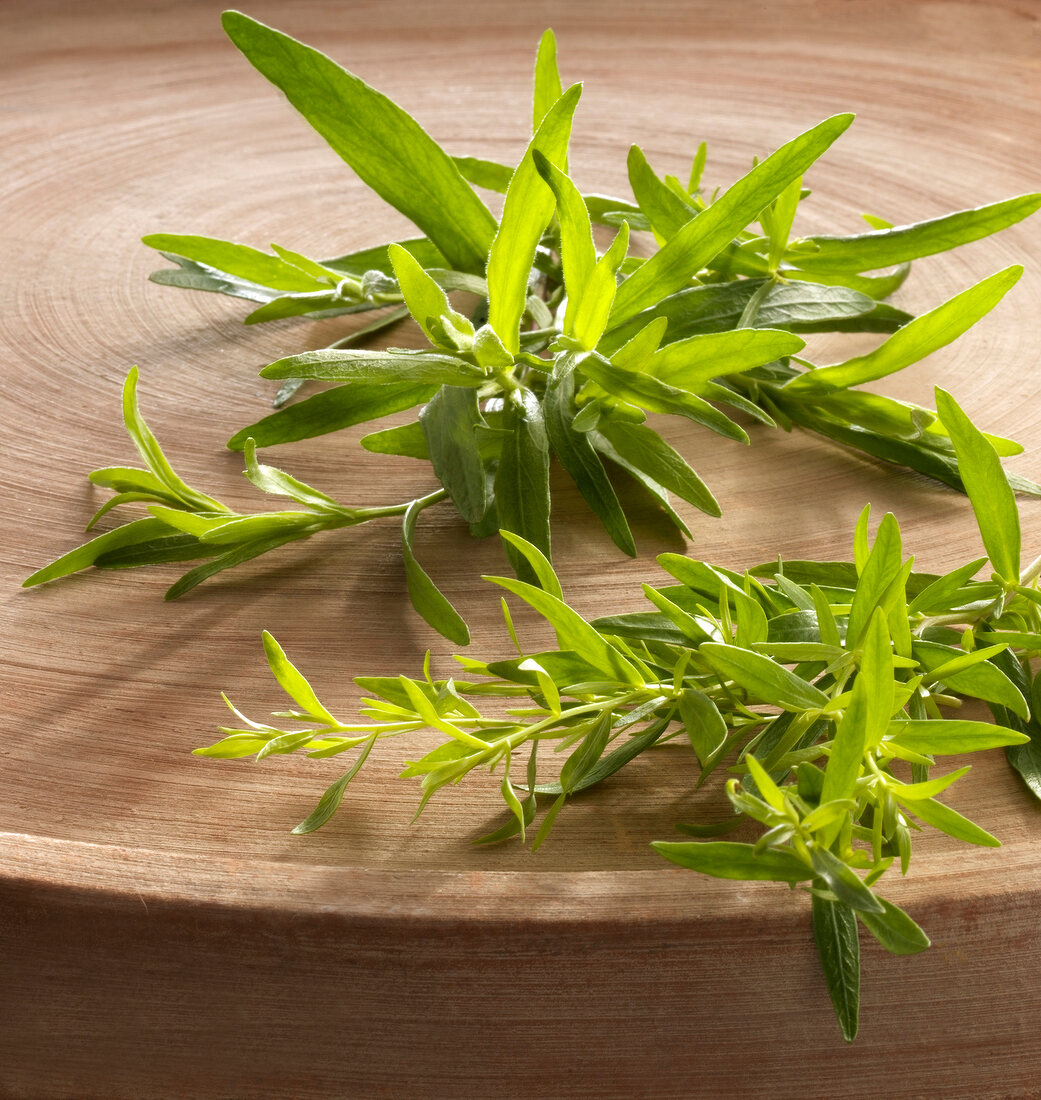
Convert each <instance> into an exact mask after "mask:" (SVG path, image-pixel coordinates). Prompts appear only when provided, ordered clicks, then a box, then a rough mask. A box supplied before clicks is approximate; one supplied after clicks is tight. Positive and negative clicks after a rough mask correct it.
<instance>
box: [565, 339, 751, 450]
mask: <svg viewBox="0 0 1041 1100" xmlns="http://www.w3.org/2000/svg"><path fill="white" fill-rule="evenodd" d="M576 361H577V365H578V368H579V370H581V371H582V373H583V374H585V375H586V376H587V377H589V378H591V379H592V380H593V381H594V382H596V384H597V385H598V386H601V387H602V388H603V389H605V390H607V391H608V393H611V394H613V395H614V396H615V397H618V398H620V399H621V400H623V401H629V402H631V403H632V404H634V405H637V406H639V407H642V408H645V409H647V410H648V411H650V412H659V413H672V414H674V415H676V416H685V417H686V418H687V419H688V420H693V421H694V422H695V423H696V424H701V425H702V426H703V427H706V428H709V429H710V430H712V431H714V432H717V433H718V434H719V435H722V436H725V437H726V438H727V439H734V440H737V442H739V443H747V442H748V434H747V432H745V430H744V429H743V428H741V427H739V426H738V425H737V424H735V423H734V421H733V420H731V419H730V417H728V416H726V415H725V414H724V413H721V412H720V411H719V410H718V409H716V408H714V407H713V406H712V405H710V404H709V403H708V402H707V401H705V400H704V398H701V397H698V396H697V395H696V394H693V393H688V392H687V391H686V390H681V389H679V388H678V387H676V386H670V385H668V384H667V383H665V382H659V381H658V379H657V378H655V377H654V376H653V375H650V374H644V373H643V372H642V371H632V370H624V369H623V368H621V367H617V366H615V365H614V363H612V362H610V360H608V359H604V358H603V357H602V356H600V355H598V354H597V353H596V352H584V353H582V354H581V355H579V356H578V357H577V360H576Z"/></svg>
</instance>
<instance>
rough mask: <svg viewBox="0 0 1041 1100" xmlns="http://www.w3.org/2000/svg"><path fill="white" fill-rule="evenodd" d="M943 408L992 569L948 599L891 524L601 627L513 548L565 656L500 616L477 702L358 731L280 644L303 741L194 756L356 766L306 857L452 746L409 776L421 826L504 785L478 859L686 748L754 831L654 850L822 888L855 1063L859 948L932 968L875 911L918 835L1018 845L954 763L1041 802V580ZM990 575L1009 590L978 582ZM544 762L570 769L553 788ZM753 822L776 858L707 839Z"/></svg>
mask: <svg viewBox="0 0 1041 1100" xmlns="http://www.w3.org/2000/svg"><path fill="white" fill-rule="evenodd" d="M936 396H937V405H938V408H939V410H940V414H941V415H942V417H943V419H944V423H945V424H946V425H947V428H948V430H949V431H950V435H951V438H952V440H953V445H954V448H955V451H956V457H957V459H958V462H959V465H960V468H961V471H962V476H963V478H964V482H965V485H966V488H967V490H968V493H969V496H970V500H971V502H972V505H973V509H974V512H975V515H976V519H977V522H978V525H979V530H980V534H981V537H982V541H983V546H984V549H985V551H986V557H981V558H978V559H976V560H974V561H971V562H968V563H966V564H965V565H963V566H961V567H959V568H957V569H954V570H952V571H951V572H949V573H946V574H944V575H942V576H937V575H934V574H928V573H921V572H916V571H915V570H914V569H913V558H905V557H904V554H903V548H902V543H901V536H900V529H899V526H898V524H897V521H896V519H895V517H894V516H893V515H891V514H887V515H886V516H885V517H884V518H883V519H882V521H881V522H880V523H879V525H878V527H877V530H876V531H875V533H874V538H873V540H872V539H871V538H870V535H869V514H870V508H869V507H868V508H865V509H864V511H863V513H862V514H861V517H860V520H859V522H858V524H857V528H856V532H855V535H854V553H853V560H852V561H849V562H812V561H789V562H783V561H780V560H779V561H777V562H770V563H766V564H764V565H761V566H758V567H755V568H753V569H751V570H748V571H747V572H744V573H736V572H734V571H732V570H730V569H727V568H724V567H722V566H718V565H716V566H714V565H710V564H709V563H707V562H703V561H697V560H694V559H691V558H688V557H684V556H681V555H678V554H664V555H662V556H661V557H660V558H659V559H658V560H659V562H660V564H661V565H662V566H663V568H664V569H665V570H666V571H667V572H668V573H669V574H671V576H672V578H673V579H674V581H675V582H676V583H673V584H670V585H665V586H660V587H652V586H650V585H645V586H644V592H645V594H646V596H647V598H648V599H649V600H650V601H651V603H652V604H653V605H654V610H653V611H646V612H635V613H633V612H630V613H624V614H620V615H615V616H608V617H605V618H602V619H598V620H595V621H594V622H587V621H586V620H585V619H583V618H582V617H581V616H580V615H579V614H578V612H576V611H575V610H574V609H573V608H571V607H570V606H569V605H568V604H567V603H566V602H565V601H564V598H563V593H562V591H561V587H560V583H559V581H558V579H557V577H556V575H555V573H554V571H553V569H552V567H551V565H550V563H549V560H548V559H547V558H546V557H545V555H544V554H542V552H541V551H540V550H539V549H538V548H537V547H535V546H534V545H532V544H531V543H529V542H527V541H526V540H524V539H523V538H521V537H520V536H518V535H516V534H513V533H510V532H503V537H504V538H505V539H506V540H507V541H508V542H509V544H510V545H511V546H512V547H513V548H514V550H515V551H516V552H517V553H519V554H521V555H523V556H524V558H525V560H526V561H527V563H528V565H529V568H530V573H531V575H532V577H533V581H534V583H528V582H526V581H522V580H516V579H513V578H506V577H490V578H487V579H488V580H490V581H492V582H493V583H495V584H497V585H499V586H500V587H502V588H504V589H505V590H506V591H507V592H508V593H510V594H512V595H513V596H516V597H518V598H520V599H521V600H523V601H524V602H526V603H527V604H529V605H530V606H531V607H533V608H534V609H535V610H536V611H537V612H538V613H539V614H540V615H541V616H542V617H543V618H545V619H546V620H547V621H548V623H549V624H550V625H551V626H552V628H553V630H554V632H555V634H556V641H557V648H555V649H549V650H544V651H539V652H534V653H526V652H525V650H524V649H523V648H522V647H521V645H520V642H519V641H518V639H517V635H516V632H515V630H514V627H513V624H512V620H511V617H510V614H509V610H508V608H507V605H506V602H505V600H504V601H503V611H504V615H505V618H506V625H507V628H508V630H509V632H510V635H511V637H512V638H513V641H514V643H515V645H516V647H517V650H518V656H517V657H516V658H514V659H512V660H502V661H495V662H490V663H486V662H482V661H480V660H476V659H473V658H470V657H459V658H457V660H458V661H459V662H460V663H461V665H462V669H463V675H464V676H465V677H466V678H465V680H464V679H454V678H448V679H435V678H433V676H432V675H431V670H430V667H429V658H428V661H427V664H426V666H425V667H424V674H423V677H422V678H420V679H411V678H409V677H407V676H396V677H391V676H371V677H359V678H357V680H356V681H355V682H356V684H357V685H358V686H359V687H360V688H361V689H362V690H363V691H364V692H366V694H367V697H366V698H365V699H364V700H363V701H362V706H361V713H360V716H359V718H358V719H357V720H356V721H352V722H342V721H340V720H339V719H338V718H336V717H335V716H334V715H333V714H332V712H331V711H329V710H328V709H327V708H326V707H325V705H324V704H323V703H321V702H320V701H319V699H318V696H317V694H316V693H315V691H314V690H313V688H312V687H311V686H310V684H309V683H308V682H307V680H306V679H305V678H304V677H303V675H302V674H301V673H300V672H299V670H298V669H297V668H296V667H295V666H294V665H292V664H291V663H290V662H289V660H288V658H287V657H286V655H285V653H283V651H282V650H281V648H280V647H279V646H278V644H277V642H276V641H275V640H274V638H273V637H271V635H268V634H266V635H265V638H264V647H265V651H266V654H267V658H268V662H269V665H270V667H271V670H272V672H273V673H274V675H275V677H276V679H277V680H278V682H279V683H280V684H281V686H282V687H283V688H284V689H285V691H286V692H287V693H288V694H289V696H290V697H291V698H292V700H293V702H294V709H293V710H291V711H288V712H280V713H279V714H278V715H276V717H277V718H279V719H283V720H284V719H287V718H288V719H291V720H292V723H291V725H289V726H287V724H286V723H285V722H284V721H279V722H278V724H276V725H272V724H269V723H259V722H254V721H252V720H250V719H248V718H246V716H245V715H244V714H242V713H241V712H240V711H239V710H237V709H236V708H234V707H232V710H233V711H234V713H235V715H236V717H237V718H238V719H239V721H240V723H241V724H240V725H239V726H237V727H228V728H225V729H223V730H222V732H223V734H224V736H223V738H222V739H221V740H220V741H218V742H217V743H216V744H214V745H211V746H210V747H208V748H202V749H198V750H196V751H197V752H198V753H199V754H201V755H206V756H215V757H241V756H250V755H255V756H256V758H257V759H258V760H259V759H263V758H264V757H266V756H271V755H276V754H284V753H291V752H295V751H298V750H302V751H305V752H306V753H307V754H308V755H309V756H312V757H317V758H324V757H329V756H338V755H341V754H344V753H353V754H354V759H353V763H352V764H351V766H350V767H349V769H348V770H347V771H346V772H345V773H344V774H343V775H341V776H340V778H339V779H337V780H336V782H334V783H333V784H332V785H331V786H330V787H329V789H328V790H327V791H326V793H325V794H324V796H323V797H322V799H321V801H320V802H319V804H318V806H317V807H316V809H315V811H314V812H313V813H312V814H311V815H310V816H309V817H308V818H307V820H305V821H304V822H302V823H301V824H300V825H298V826H297V827H296V829H295V830H294V832H297V833H306V832H310V831H312V830H313V829H316V828H318V827H319V826H321V825H322V824H324V823H325V822H326V821H327V820H328V819H329V817H330V816H331V815H332V814H333V813H334V812H335V810H336V809H337V807H338V806H339V804H340V802H341V800H342V798H343V796H344V793H345V791H346V789H347V786H348V784H349V783H350V781H351V780H352V779H353V777H354V776H355V775H356V774H357V773H358V771H359V769H360V768H361V766H362V765H363V764H364V762H365V760H366V759H367V757H368V756H369V753H370V752H371V751H372V750H373V749H374V747H375V746H376V744H377V742H381V741H385V740H389V739H392V738H395V737H399V736H400V735H402V734H415V733H416V732H417V731H420V730H427V731H431V732H433V733H434V734H436V735H437V736H438V737H439V743H437V744H436V745H435V746H434V747H433V748H432V749H431V750H430V751H429V752H427V753H426V754H425V755H422V756H420V757H419V758H418V759H411V760H408V761H407V762H406V764H405V769H404V771H403V773H402V775H403V776H406V777H411V778H416V779H418V780H419V786H420V796H421V801H420V810H422V808H423V806H425V805H426V803H427V801H428V800H429V799H430V798H431V797H432V795H434V794H435V793H436V792H437V791H438V790H440V789H441V788H442V787H445V786H449V785H455V784H457V783H458V782H459V781H460V780H461V779H463V778H464V777H465V776H467V775H468V774H469V773H470V772H472V771H474V770H475V769H485V768H487V769H489V770H490V771H492V772H494V773H497V774H498V775H499V776H500V780H499V782H500V789H501V793H502V798H503V801H504V803H505V808H506V811H507V819H506V821H505V823H504V824H502V825H500V826H499V827H497V828H496V829H495V830H494V831H492V832H490V833H488V834H487V835H485V836H484V837H482V838H481V840H480V841H478V843H484V844H488V843H494V842H499V841H504V840H508V839H510V838H512V837H519V838H520V839H521V840H522V841H523V840H525V839H527V838H528V837H529V836H530V837H531V838H532V847H533V848H537V847H538V846H539V845H541V844H542V843H543V842H544V841H545V840H546V837H547V835H548V834H549V832H550V829H551V828H552V825H553V822H554V820H555V819H556V817H557V815H558V813H559V812H560V811H561V809H562V808H563V806H564V805H565V804H566V803H567V801H568V800H569V799H570V798H572V797H574V796H576V795H578V794H580V793H581V792H582V791H584V790H587V789H588V788H590V787H593V786H595V785H597V784H599V783H601V782H603V781H604V780H606V779H608V778H609V777H610V776H611V775H613V774H614V773H615V772H617V771H618V770H619V769H621V768H623V767H624V766H625V765H626V764H628V763H629V762H630V761H632V760H633V759H635V758H636V757H637V756H638V755H639V754H640V753H643V752H646V751H650V750H652V749H653V748H654V747H655V746H659V745H661V744H663V743H665V742H667V741H671V740H675V739H680V740H683V741H685V742H687V743H689V745H690V748H691V750H692V751H693V753H694V755H695V757H696V759H697V762H698V764H699V766H700V776H699V779H698V781H697V786H698V787H700V786H701V785H702V784H703V783H704V782H705V781H706V779H708V778H709V777H710V776H711V775H712V774H713V773H714V772H716V771H717V770H718V769H720V768H725V769H726V770H727V771H728V773H729V774H730V776H731V778H729V779H728V780H727V782H726V794H727V797H728V798H729V800H730V803H731V805H732V807H733V811H734V814H733V816H732V817H731V818H729V819H727V820H724V821H719V822H714V823H709V824H697V825H685V824H680V825H679V826H678V828H679V829H680V831H681V832H684V833H687V834H689V835H692V836H694V837H697V838H701V839H693V840H681V841H654V842H653V847H654V848H655V849H656V850H657V851H658V853H659V854H660V855H662V856H664V857H665V858H666V859H668V860H671V861H672V862H674V863H677V864H679V865H680V866H683V867H687V868H691V869H693V870H696V871H700V872H701V873H703V874H708V875H712V876H716V877H719V878H725V879H744V880H771V881H778V882H783V883H787V884H788V885H789V886H791V887H793V888H794V887H797V886H798V887H803V888H805V889H806V891H807V892H808V894H809V896H810V903H811V910H812V930H813V938H814V941H815V943H816V946H817V949H818V952H819V956H820V960H821V964H822V967H823V971H824V976H825V979H826V983H827V986H828V989H829V992H830V994H831V999H832V1002H833V1004H834V1008H835V1012H836V1015H837V1018H838V1021H839V1024H840V1026H841V1028H842V1032H843V1034H844V1035H845V1037H846V1038H847V1039H849V1040H852V1039H853V1038H854V1036H855V1035H856V1032H857V1025H858V1013H859V1008H858V1005H859V983H860V963H859V941H858V924H862V925H864V927H866V928H867V930H868V931H869V932H870V933H871V934H872V935H874V936H875V937H876V938H877V939H878V940H879V941H880V942H881V943H882V945H883V946H884V947H885V948H886V949H887V950H889V951H891V952H894V953H896V954H912V953H915V952H918V951H922V950H924V949H925V948H926V947H928V946H929V940H928V938H927V936H926V934H925V933H924V932H923V931H922V929H921V928H919V926H918V925H917V924H916V923H915V921H914V920H913V919H912V917H911V916H910V915H908V914H907V913H905V912H904V911H903V910H902V909H900V908H899V907H898V906H897V905H896V904H895V903H894V902H893V901H891V900H889V899H887V898H884V897H882V896H880V894H879V893H878V891H877V885H878V884H879V882H880V881H881V880H882V878H883V876H884V875H885V874H886V872H887V871H888V870H889V869H890V867H891V866H892V865H893V864H894V863H895V864H896V865H897V866H899V868H900V870H901V872H902V873H904V874H906V873H907V871H908V868H909V865H910V859H911V847H912V837H913V835H914V834H915V833H916V832H918V831H919V830H920V829H922V828H923V827H924V826H932V827H933V828H936V829H939V830H940V831H942V832H944V833H947V834H948V835H950V836H952V837H955V838H957V839H959V840H963V841H965V842H967V843H970V844H977V845H983V846H997V845H998V844H999V841H998V840H997V839H996V838H995V837H994V836H992V835H991V834H990V833H989V832H987V831H986V830H985V829H984V828H982V827H981V826H980V825H978V824H976V823H974V822H972V821H970V820H969V819H968V818H966V817H964V816H963V815H962V814H961V813H959V812H958V811H956V810H954V809H953V808H952V807H951V806H949V805H948V804H947V803H946V802H944V801H943V800H942V797H941V796H942V795H943V794H944V792H945V791H946V790H947V789H948V788H949V787H950V786H951V785H952V784H953V783H954V782H956V781H957V780H959V779H961V778H962V777H963V776H964V775H965V774H966V773H967V772H968V771H969V770H970V769H969V767H968V766H961V767H958V768H956V769H955V770H953V771H945V772H943V773H942V774H937V772H936V771H935V770H934V769H936V768H937V767H938V764H939V763H940V758H942V757H944V756H952V755H959V756H960V755H961V754H963V753H967V752H974V751H980V750H985V749H990V748H996V747H1005V749H1006V752H1007V753H1008V756H1009V759H1010V761H1011V762H1012V764H1013V766H1014V767H1015V768H1016V769H1017V770H1018V771H1019V773H1020V774H1021V775H1022V777H1023V778H1024V780H1025V781H1026V782H1027V784H1028V785H1029V787H1030V788H1031V790H1032V791H1033V792H1034V793H1035V794H1036V795H1038V796H1041V724H1039V722H1038V710H1037V707H1038V702H1039V698H1041V690H1039V680H1038V678H1036V677H1033V675H1032V673H1031V668H1030V661H1031V659H1033V658H1036V657H1039V656H1041V590H1039V587H1038V575H1039V573H1041V559H1038V560H1036V561H1034V562H1032V563H1031V564H1029V565H1027V566H1025V567H1023V566H1021V562H1020V530H1019V518H1018V512H1017V509H1016V504H1015V498H1014V494H1013V490H1012V489H1011V487H1010V486H1009V484H1008V481H1007V479H1006V477H1005V476H1004V473H1003V471H1002V468H1001V463H1000V458H999V456H998V454H997V452H996V450H995V448H994V446H993V444H992V443H991V442H990V441H989V440H988V439H987V437H986V436H984V435H983V434H982V433H981V432H979V431H978V429H976V428H975V427H974V426H973V425H972V424H971V422H970V421H969V419H968V418H967V417H966V416H965V414H964V413H963V412H962V410H961V409H960V408H959V407H958V405H957V404H956V403H955V401H954V400H953V398H951V397H950V395H949V394H947V393H946V392H945V391H943V390H940V389H938V390H937V394H936ZM988 559H989V562H990V566H991V572H990V573H989V575H987V576H984V577H978V574H979V573H980V571H981V569H982V568H983V567H984V565H985V564H986V562H987V561H988ZM963 697H971V698H975V699H980V700H984V701H985V702H986V703H987V704H988V705H989V706H990V708H991V710H992V711H993V713H994V716H995V718H996V723H991V722H983V721H977V720H971V719H965V718H961V717H958V716H957V711H956V709H955V711H954V713H953V715H952V714H951V713H950V710H951V708H957V707H958V706H959V705H960V701H961V699H962V698H963ZM489 702H498V703H499V704H500V705H499V707H498V708H496V709H492V710H489V709H488V707H487V704H488V703H489ZM503 704H505V707H503ZM228 705H229V706H231V703H230V702H229V704H228ZM547 749H551V750H552V751H551V752H547ZM524 754H526V759H525V755H524ZM547 757H549V758H550V759H553V758H555V766H553V767H551V768H550V769H549V774H545V772H546V769H545V762H546V760H547ZM561 760H562V763H560V761H561ZM540 815H541V817H540ZM746 822H749V823H754V826H758V828H759V836H758V839H756V840H754V841H733V840H718V839H704V838H706V837H714V836H719V835H721V834H725V833H728V832H730V831H731V830H733V829H734V828H736V827H738V826H740V825H742V824H743V823H746ZM754 826H753V827H754ZM746 832H747V830H746Z"/></svg>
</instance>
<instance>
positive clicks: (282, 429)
mask: <svg viewBox="0 0 1041 1100" xmlns="http://www.w3.org/2000/svg"><path fill="white" fill-rule="evenodd" d="M403 373H406V372H403ZM437 389H438V384H437V383H433V384H431V383H426V384H421V383H418V382H415V381H413V380H411V379H408V380H403V381H386V382H348V383H344V384H343V385H340V386H334V387H333V388H332V389H328V390H325V391H323V392H322V393H316V394H314V395H313V396H312V397H308V398H306V399H305V400H304V401H300V402H298V403H297V404H295V405H288V406H287V407H286V408H284V409H279V410H278V412H275V413H272V414H271V415H270V416H265V417H264V418H263V419H262V420H258V421H257V422H256V423H255V424H249V425H247V426H246V427H245V428H242V429H241V430H240V431H237V432H236V433H235V434H234V435H233V436H232V437H231V439H229V440H228V444H227V446H228V449H229V450H231V451H241V450H242V449H243V447H244V446H245V445H246V440H247V439H253V440H255V441H256V444H257V446H258V447H274V446H277V445H278V444H279V443H294V442H296V441H297V440H299V439H313V438H314V437H315V436H319V435H327V434H328V433H329V432H337V431H339V430H340V429H341V428H349V427H351V426H352V425H354V424H364V423H365V422H366V421H368V420H375V419H377V418H379V417H381V416H389V415H390V414H391V413H395V412H400V411H401V410H402V409H411V408H414V407H415V406H416V405H421V404H422V403H423V402H424V401H429V400H430V398H431V397H433V396H434V394H435V393H437Z"/></svg>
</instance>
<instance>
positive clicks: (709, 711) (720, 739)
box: [679, 688, 730, 767]
mask: <svg viewBox="0 0 1041 1100" xmlns="http://www.w3.org/2000/svg"><path fill="white" fill-rule="evenodd" d="M679 712H680V719H681V720H682V722H683V727H684V729H685V730H686V733H687V739H688V740H689V741H690V747H691V748H692V749H693V750H694V754H695V755H696V756H697V758H698V763H699V764H700V765H701V766H702V767H705V766H706V765H707V764H708V762H709V761H710V760H712V758H713V757H714V756H715V754H716V753H717V752H718V751H719V750H720V749H721V748H722V747H723V745H724V744H725V742H726V739H727V734H728V733H729V732H730V731H729V729H728V727H727V724H726V720H725V719H724V718H723V716H722V715H721V714H720V713H719V708H718V707H717V706H716V704H715V703H714V702H713V701H712V700H711V699H710V698H709V696H707V695H706V694H705V693H704V692H701V691H696V690H695V689H694V688H687V689H686V690H685V691H684V692H683V694H682V695H680V698H679Z"/></svg>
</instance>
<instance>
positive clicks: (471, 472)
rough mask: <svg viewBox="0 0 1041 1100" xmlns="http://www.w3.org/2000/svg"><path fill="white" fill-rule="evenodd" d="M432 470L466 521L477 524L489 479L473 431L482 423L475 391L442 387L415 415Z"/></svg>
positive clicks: (486, 498) (487, 497)
mask: <svg viewBox="0 0 1041 1100" xmlns="http://www.w3.org/2000/svg"><path fill="white" fill-rule="evenodd" d="M419 422H420V424H422V426H423V434H424V436H425V438H426V443H427V453H428V454H429V456H430V463H431V465H432V466H433V467H434V473H435V474H437V477H438V480H439V481H440V482H441V484H442V485H443V486H444V487H445V489H446V490H447V491H448V495H449V496H450V497H451V498H452V503H453V504H454V505H455V506H456V508H457V509H458V510H459V514H460V515H461V516H462V517H463V519H465V520H466V521H467V522H468V523H479V522H480V521H481V520H482V519H483V518H484V515H485V513H486V512H487V511H488V508H489V506H490V505H491V499H492V497H491V488H492V487H491V482H490V479H489V476H488V471H487V470H486V469H485V465H484V460H483V459H482V457H481V452H480V448H479V446H478V443H477V436H476V434H475V430H476V428H477V427H478V425H481V424H483V423H484V417H482V416H481V410H480V407H479V405H478V402H477V393H476V391H475V390H473V389H470V388H464V387H461V386H442V387H441V389H439V390H438V391H437V393H436V394H435V395H434V397H433V398H432V399H431V400H430V401H429V402H428V403H427V404H426V405H425V406H424V407H423V409H422V410H421V411H420V414H419Z"/></svg>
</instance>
